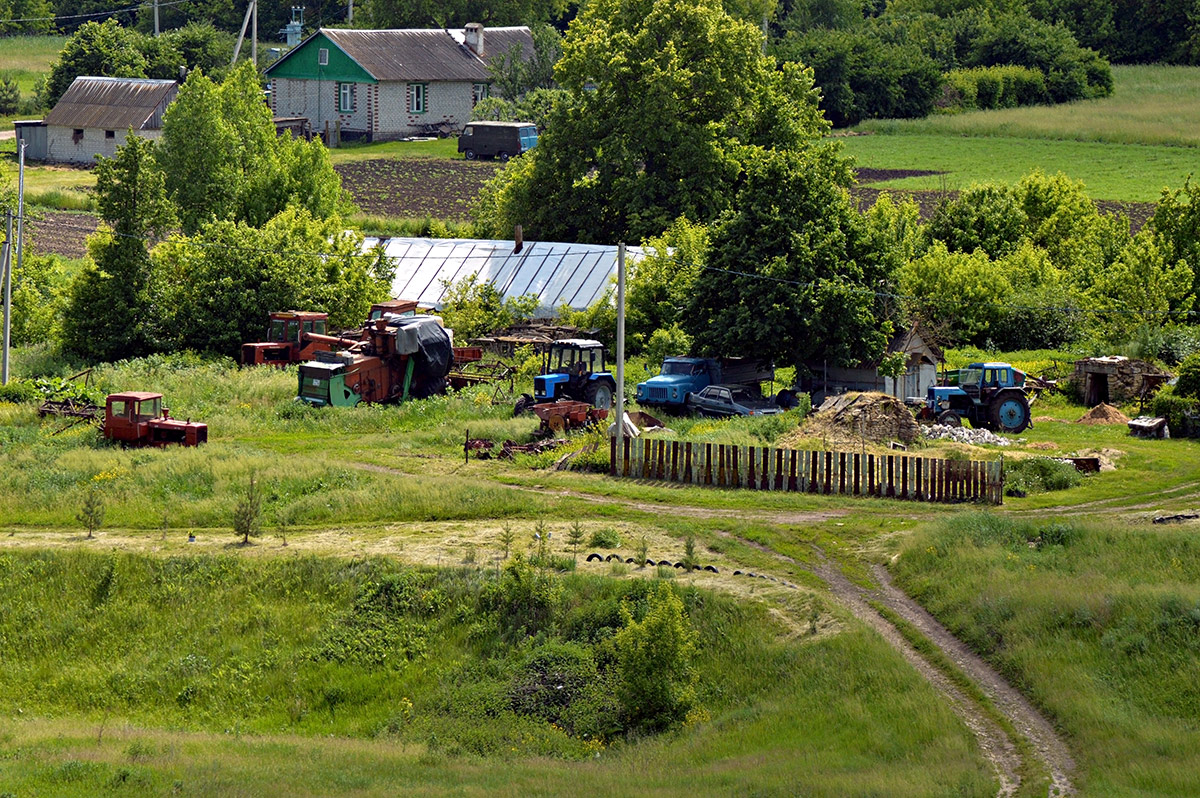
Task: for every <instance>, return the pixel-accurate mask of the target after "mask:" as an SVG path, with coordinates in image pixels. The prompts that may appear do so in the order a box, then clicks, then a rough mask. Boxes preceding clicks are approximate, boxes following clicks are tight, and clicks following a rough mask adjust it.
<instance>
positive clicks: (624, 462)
mask: <svg viewBox="0 0 1200 798" xmlns="http://www.w3.org/2000/svg"><path fill="white" fill-rule="evenodd" d="M629 444H630V440H629V438H628V437H625V438H622V439H621V449H622V451H621V476H623V477H627V476H629Z"/></svg>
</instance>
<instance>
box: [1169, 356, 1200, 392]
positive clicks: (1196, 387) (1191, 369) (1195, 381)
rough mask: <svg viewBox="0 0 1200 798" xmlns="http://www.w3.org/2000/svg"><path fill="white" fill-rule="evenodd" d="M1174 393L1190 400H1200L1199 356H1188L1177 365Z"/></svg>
mask: <svg viewBox="0 0 1200 798" xmlns="http://www.w3.org/2000/svg"><path fill="white" fill-rule="evenodd" d="M1175 393H1176V394H1177V395H1179V396H1186V397H1189V398H1192V399H1195V398H1200V355H1189V356H1188V357H1186V358H1184V360H1183V362H1182V363H1180V364H1179V379H1178V381H1176V383H1175Z"/></svg>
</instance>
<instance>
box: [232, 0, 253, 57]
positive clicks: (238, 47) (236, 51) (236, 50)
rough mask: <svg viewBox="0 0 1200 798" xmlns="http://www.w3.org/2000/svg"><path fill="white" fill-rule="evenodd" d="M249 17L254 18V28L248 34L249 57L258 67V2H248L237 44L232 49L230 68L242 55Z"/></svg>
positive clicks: (251, 0)
mask: <svg viewBox="0 0 1200 798" xmlns="http://www.w3.org/2000/svg"><path fill="white" fill-rule="evenodd" d="M251 17H254V28H253V29H252V30H251V32H250V38H251V42H250V57H251V58H253V59H254V65H255V66H258V0H250V2H249V3H247V4H246V16H245V17H243V18H242V30H241V32H240V33H238V40H237V44H236V45H235V46H234V48H233V59H232V60H231V61H230V62H229V65H230V66H233V65H234V64H236V63H237V60H238V56H239V55H241V54H242V42H243V41H245V40H246V26H247V25H249V24H250V18H251Z"/></svg>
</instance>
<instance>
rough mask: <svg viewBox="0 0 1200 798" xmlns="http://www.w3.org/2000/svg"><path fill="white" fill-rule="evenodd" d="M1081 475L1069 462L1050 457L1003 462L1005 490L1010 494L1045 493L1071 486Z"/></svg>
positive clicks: (1077, 482)
mask: <svg viewBox="0 0 1200 798" xmlns="http://www.w3.org/2000/svg"><path fill="white" fill-rule="evenodd" d="M1082 479H1083V477H1082V476H1081V475H1080V473H1079V471H1078V470H1077V469H1076V468H1075V466H1074V465H1072V464H1071V463H1068V462H1065V461H1063V460H1055V459H1052V458H1050V457H1030V458H1026V459H1022V460H1009V461H1006V462H1005V464H1004V485H1005V492H1006V493H1007V494H1008V495H1010V496H1014V495H1020V493H1018V491H1021V492H1024V493H1046V492H1049V491H1056V490H1065V489H1067V488H1073V487H1075V486H1076V485H1078V484H1079V483H1080V481H1081V480H1082Z"/></svg>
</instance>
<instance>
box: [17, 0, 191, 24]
mask: <svg viewBox="0 0 1200 798" xmlns="http://www.w3.org/2000/svg"><path fill="white" fill-rule="evenodd" d="M191 2H195V0H168V2H162V3H159V4H158V7H159V8H165V7H166V6H178V5H182V4H184V3H191ZM142 8H154V4H153V3H139V4H138V5H136V6H125V7H124V8H114V9H112V10H111V11H93V12H91V13H88V14H60V15H58V16H54V17H21V18H19V19H0V25H11V24H13V23H15V22H57V21H58V20H60V19H87V18H89V17H108V16H112V15H114V14H123V13H125V12H126V11H137V10H139V9H142Z"/></svg>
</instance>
